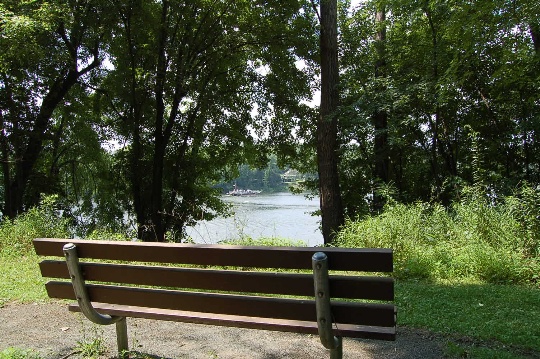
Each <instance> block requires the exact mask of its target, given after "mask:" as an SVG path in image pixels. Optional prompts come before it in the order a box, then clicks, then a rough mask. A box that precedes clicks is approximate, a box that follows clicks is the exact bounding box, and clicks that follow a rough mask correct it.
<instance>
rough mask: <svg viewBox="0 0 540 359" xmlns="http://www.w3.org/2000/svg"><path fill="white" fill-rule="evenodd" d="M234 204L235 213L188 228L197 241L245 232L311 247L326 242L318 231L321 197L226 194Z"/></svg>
mask: <svg viewBox="0 0 540 359" xmlns="http://www.w3.org/2000/svg"><path fill="white" fill-rule="evenodd" d="M223 200H225V201H226V202H229V203H231V204H232V205H233V206H234V211H235V215H234V216H232V217H228V218H216V219H214V220H212V221H203V222H200V223H198V224H197V225H196V226H195V227H193V228H188V235H190V236H191V237H192V238H193V240H194V241H195V242H197V243H217V242H219V241H222V240H225V239H234V238H238V237H239V236H242V235H246V236H250V237H252V238H260V237H279V238H287V239H292V240H301V241H303V242H305V243H306V244H308V245H310V246H314V245H317V244H321V243H322V242H323V239H322V235H321V232H320V231H319V222H320V217H319V216H313V215H311V213H312V212H314V211H316V210H318V208H319V199H318V198H314V199H312V200H309V199H306V198H305V197H304V196H303V195H294V194H292V193H277V194H271V195H264V194H261V195H257V196H249V197H232V196H227V197H224V198H223Z"/></svg>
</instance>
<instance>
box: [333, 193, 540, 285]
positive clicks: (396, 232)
mask: <svg viewBox="0 0 540 359" xmlns="http://www.w3.org/2000/svg"><path fill="white" fill-rule="evenodd" d="M527 193H528V194H527V196H528V197H527V198H528V199H527V200H522V199H520V200H519V201H518V200H517V199H513V198H512V199H511V200H508V201H500V202H499V203H492V201H491V200H490V199H489V198H487V197H486V196H482V195H481V194H479V193H478V191H475V190H474V189H473V190H469V191H465V192H464V193H463V196H462V199H461V201H459V202H456V203H454V204H453V205H452V206H451V207H450V208H444V207H442V206H441V205H438V204H427V203H416V204H411V205H404V204H392V205H390V206H387V207H386V208H385V211H384V212H383V213H382V214H380V215H378V216H375V217H365V218H362V219H359V220H357V221H348V222H347V223H346V225H345V226H344V228H343V230H342V231H340V233H339V234H338V236H337V240H336V244H337V245H339V246H346V247H368V248H369V247H372V248H393V249H394V265H395V268H394V275H395V276H397V277H401V278H418V279H458V278H460V279H465V278H467V279H477V280H481V281H486V282H490V283H524V282H529V283H531V282H538V279H539V278H538V268H539V260H538V252H534V250H538V239H537V238H536V237H535V236H538V235H539V234H538V233H537V232H534V229H535V228H536V227H534V226H535V225H536V224H535V222H534V220H536V219H535V218H536V217H534V216H535V213H536V212H534V210H536V211H538V210H539V209H538V208H536V207H534V206H532V205H531V203H536V202H534V201H533V200H532V199H531V198H532V197H534V196H532V195H531V194H530V193H529V192H527ZM534 198H536V197H534ZM532 207H534V208H532ZM520 209H521V210H520ZM531 213H533V214H531ZM524 216H525V217H527V218H526V219H524ZM533 217H534V218H533Z"/></svg>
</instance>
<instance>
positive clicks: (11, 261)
mask: <svg viewBox="0 0 540 359" xmlns="http://www.w3.org/2000/svg"><path fill="white" fill-rule="evenodd" d="M38 262H39V258H38V257H37V256H36V255H26V256H21V257H13V256H2V255H0V268H2V270H0V306H1V305H3V304H5V303H7V302H12V301H17V302H23V303H28V302H38V301H45V300H48V297H47V292H46V291H45V285H44V284H45V281H46V280H45V279H44V278H42V277H41V273H40V271H39V266H38Z"/></svg>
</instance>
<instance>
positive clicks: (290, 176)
mask: <svg viewBox="0 0 540 359" xmlns="http://www.w3.org/2000/svg"><path fill="white" fill-rule="evenodd" d="M301 179H302V175H301V174H300V172H298V171H297V170H293V169H290V170H288V171H287V172H285V173H284V174H282V175H281V180H282V181H283V183H294V182H297V181H299V180H301Z"/></svg>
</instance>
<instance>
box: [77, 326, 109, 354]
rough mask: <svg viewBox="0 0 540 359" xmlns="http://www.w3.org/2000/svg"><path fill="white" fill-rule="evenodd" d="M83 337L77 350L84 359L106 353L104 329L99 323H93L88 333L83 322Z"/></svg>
mask: <svg viewBox="0 0 540 359" xmlns="http://www.w3.org/2000/svg"><path fill="white" fill-rule="evenodd" d="M82 334H83V338H82V339H81V340H79V341H77V345H76V346H75V350H76V351H77V352H78V353H79V355H80V356H81V357H82V358H84V359H97V358H98V357H100V356H101V355H103V354H105V353H106V351H107V350H106V345H105V340H104V339H103V330H102V329H100V328H98V326H97V325H95V324H94V325H92V329H91V331H90V333H87V331H86V328H85V327H84V324H83V332H82Z"/></svg>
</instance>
